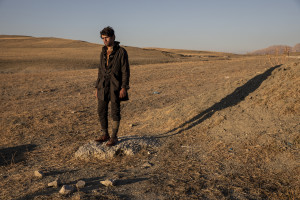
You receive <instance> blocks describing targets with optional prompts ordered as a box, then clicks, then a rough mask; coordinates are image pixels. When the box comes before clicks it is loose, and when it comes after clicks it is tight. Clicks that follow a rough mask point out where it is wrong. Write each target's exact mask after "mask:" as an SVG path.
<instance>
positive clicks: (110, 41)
mask: <svg viewBox="0 0 300 200" xmlns="http://www.w3.org/2000/svg"><path fill="white" fill-rule="evenodd" d="M101 38H102V40H103V43H104V45H105V46H113V45H114V41H115V36H112V37H109V36H107V35H101Z"/></svg>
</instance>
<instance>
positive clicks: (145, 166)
mask: <svg viewBox="0 0 300 200" xmlns="http://www.w3.org/2000/svg"><path fill="white" fill-rule="evenodd" d="M152 166H153V164H152V163H150V162H145V163H144V164H143V165H142V167H143V168H149V167H152Z"/></svg>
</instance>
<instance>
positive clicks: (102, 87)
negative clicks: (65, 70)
mask: <svg viewBox="0 0 300 200" xmlns="http://www.w3.org/2000/svg"><path fill="white" fill-rule="evenodd" d="M100 35H101V38H102V39H103V43H104V47H103V48H102V52H101V54H100V65H99V71H98V79H97V81H96V85H95V86H96V88H97V89H96V97H97V98H98V115H99V120H100V124H101V128H102V130H101V135H100V137H99V138H98V139H96V141H97V142H106V141H108V142H107V143H106V145H107V146H113V145H115V144H116V143H117V142H118V137H117V134H118V130H119V125H120V120H121V115H120V111H121V110H120V102H121V101H127V100H129V99H128V94H127V90H128V89H129V76H130V70H129V62H128V54H127V51H126V50H125V49H124V48H122V47H120V46H119V44H120V42H117V41H115V33H114V30H113V28H112V27H109V26H108V27H106V28H104V29H103V30H102V31H101V32H100ZM109 101H110V102H111V117H112V119H113V122H112V134H111V136H110V135H109V133H108V103H109Z"/></svg>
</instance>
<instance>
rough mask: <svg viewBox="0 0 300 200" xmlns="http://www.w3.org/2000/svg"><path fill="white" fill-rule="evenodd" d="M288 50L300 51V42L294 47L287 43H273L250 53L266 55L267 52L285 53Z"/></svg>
mask: <svg viewBox="0 0 300 200" xmlns="http://www.w3.org/2000/svg"><path fill="white" fill-rule="evenodd" d="M287 50H289V52H300V43H298V44H296V45H295V46H294V47H291V46H287V45H273V46H270V47H267V48H264V49H259V50H256V51H253V52H251V53H249V54H253V55H265V54H277V53H278V54H283V53H285V52H286V51H287Z"/></svg>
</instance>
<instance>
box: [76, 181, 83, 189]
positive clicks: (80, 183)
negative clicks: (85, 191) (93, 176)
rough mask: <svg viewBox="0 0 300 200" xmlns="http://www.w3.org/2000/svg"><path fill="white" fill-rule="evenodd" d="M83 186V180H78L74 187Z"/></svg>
mask: <svg viewBox="0 0 300 200" xmlns="http://www.w3.org/2000/svg"><path fill="white" fill-rule="evenodd" d="M84 186H85V181H82V180H80V181H78V182H77V183H76V187H77V188H78V189H80V188H84Z"/></svg>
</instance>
